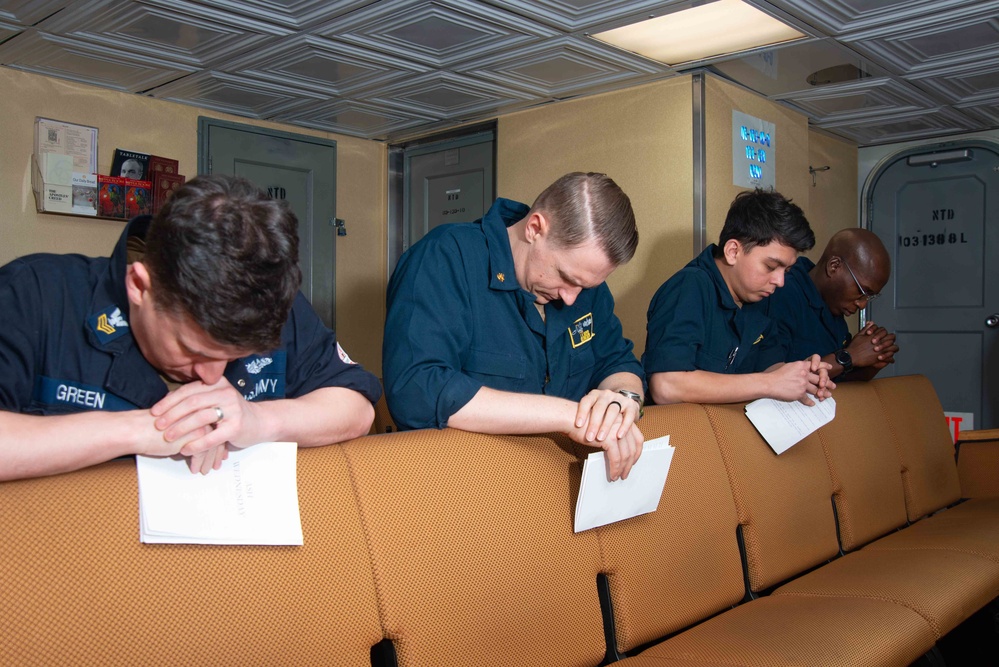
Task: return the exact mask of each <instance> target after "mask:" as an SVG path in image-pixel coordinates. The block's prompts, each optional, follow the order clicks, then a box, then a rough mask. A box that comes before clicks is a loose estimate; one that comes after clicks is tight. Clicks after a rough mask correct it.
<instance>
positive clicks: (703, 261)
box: [694, 243, 739, 310]
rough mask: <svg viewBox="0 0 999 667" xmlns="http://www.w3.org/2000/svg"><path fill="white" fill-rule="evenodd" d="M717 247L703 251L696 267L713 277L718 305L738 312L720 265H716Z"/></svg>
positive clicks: (715, 245)
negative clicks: (719, 267) (719, 268)
mask: <svg viewBox="0 0 999 667" xmlns="http://www.w3.org/2000/svg"><path fill="white" fill-rule="evenodd" d="M717 247H718V245H717V244H715V243H712V244H711V245H709V246H708V247H707V248H705V249H704V250H702V251H701V254H700V255H698V256H697V257H696V258H695V259H694V265H695V266H698V267H700V268H701V269H703V270H704V271H707V273H708V275H709V276H711V281H712V282H713V283H714V286H715V291H716V292H718V305H719V306H721V307H722V308H725V309H726V310H738V308H739V306H737V305H736V303H735V299H733V298H732V291H731V290H729V288H728V284H727V283H726V282H725V279H724V278H723V277H722V274H721V271H720V270H718V264H717V263H715V248H717Z"/></svg>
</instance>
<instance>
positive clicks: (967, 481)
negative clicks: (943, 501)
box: [954, 429, 999, 498]
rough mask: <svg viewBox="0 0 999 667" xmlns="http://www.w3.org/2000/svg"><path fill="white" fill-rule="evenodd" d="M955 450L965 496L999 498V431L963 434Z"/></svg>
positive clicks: (964, 432) (959, 476) (958, 473)
mask: <svg viewBox="0 0 999 667" xmlns="http://www.w3.org/2000/svg"><path fill="white" fill-rule="evenodd" d="M954 447H955V454H956V456H957V475H958V478H959V479H960V480H961V496H962V497H964V498H987V497H996V496H999V429H983V430H978V431H961V436H960V439H959V440H958V441H957V443H955V445H954Z"/></svg>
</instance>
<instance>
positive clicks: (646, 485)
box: [573, 435, 674, 533]
mask: <svg viewBox="0 0 999 667" xmlns="http://www.w3.org/2000/svg"><path fill="white" fill-rule="evenodd" d="M673 451H674V450H673V447H670V445H669V436H668V435H666V436H663V437H661V438H656V439H655V440H649V441H648V442H646V443H645V446H644V447H642V455H641V456H640V457H639V458H638V461H637V462H636V463H635V465H634V466H632V468H631V472H630V473H628V479H619V480H617V481H616V482H610V481H607V464H606V463H605V462H604V453H603V452H594V453H592V454H590V455H589V456H588V457H587V458H586V460H585V461H584V462H583V479H582V481H581V482H580V484H579V497H578V498H577V499H576V520H575V524H574V526H573V530H574V531H575V532H577V533H578V532H580V531H583V530H589V529H590V528H596V527H597V526H603V525H605V524H608V523H613V522H615V521H621V520H622V519H630V518H631V517H633V516H638V515H639V514H648V513H649V512H655V511H656V508H657V507H659V498H660V497H662V495H663V487H664V486H665V484H666V474H667V473H668V472H669V464H670V462H671V461H672V460H673Z"/></svg>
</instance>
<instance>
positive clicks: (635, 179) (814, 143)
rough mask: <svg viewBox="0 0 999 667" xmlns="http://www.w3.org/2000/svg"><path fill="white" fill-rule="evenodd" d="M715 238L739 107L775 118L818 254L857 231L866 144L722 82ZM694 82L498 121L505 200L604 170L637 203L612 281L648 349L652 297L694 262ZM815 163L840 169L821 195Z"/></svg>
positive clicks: (622, 314)
mask: <svg viewBox="0 0 999 667" xmlns="http://www.w3.org/2000/svg"><path fill="white" fill-rule="evenodd" d="M705 110H706V111H705V131H706V138H707V146H706V151H707V153H706V165H705V170H706V174H707V176H706V178H707V185H706V191H707V206H706V208H707V225H706V228H707V240H708V242H709V243H713V242H715V241H717V239H718V234H719V232H720V231H721V227H722V224H723V222H724V220H725V213H726V212H727V210H728V206H729V203H730V202H731V201H732V198H733V197H735V195H736V194H737V193H739V192H740V191H741V190H742V188H740V187H738V186H735V185H733V184H732V178H733V175H732V148H733V146H732V111H733V110H738V111H741V112H743V113H746V114H749V115H751V116H755V117H757V118H761V119H763V120H767V121H769V122H771V123H774V125H775V126H776V132H775V133H776V135H777V140H778V142H779V144H778V146H779V148H778V154H777V172H776V188H777V190H778V191H780V192H782V193H783V194H785V195H787V196H788V197H791V198H792V199H793V200H794V201H795V202H796V203H798V205H799V206H801V207H802V209H803V210H804V211H805V214H806V216H808V218H809V221H810V222H811V224H812V228H813V230H814V231H815V235H816V249H815V250H813V251H812V252H810V253H808V254H809V256H811V257H813V259H814V258H817V257H818V255H819V254H820V253H821V249H822V247H823V246H824V245H825V242H826V241H827V240H828V239H829V236H831V235H832V233H833V232H834V231H836V230H838V229H841V228H843V227H850V226H856V225H857V220H858V218H857V206H856V202H857V190H856V171H857V149H856V147H855V146H853V145H852V144H850V143H848V142H844V141H840V140H837V139H832V138H830V137H827V136H825V135H822V134H820V133H818V132H814V131H810V130H809V129H808V119H807V118H806V117H805V116H803V115H801V114H799V113H796V112H795V111H793V110H791V109H788V108H786V107H783V106H780V105H778V104H776V103H774V102H771V101H770V100H767V99H765V98H763V97H761V96H759V95H757V94H755V93H751V92H749V91H747V90H745V89H743V88H740V87H737V86H734V85H731V84H729V83H727V82H725V81H721V80H719V79H717V78H714V77H710V76H709V77H707V85H706V89H705ZM692 113H693V112H692V81H691V78H690V77H689V76H684V77H676V78H672V79H668V80H666V81H662V82H658V83H655V84H649V85H646V86H642V87H638V88H632V89H628V90H622V91H616V92H612V93H606V94H604V95H599V96H595V97H588V98H582V99H579V100H572V101H567V102H561V103H557V104H551V105H548V106H544V107H539V108H536V109H531V110H527V111H523V112H520V113H516V114H512V115H510V116H505V117H501V118H500V119H499V126H498V133H497V169H496V173H497V193H498V195H499V196H504V197H510V198H513V199H519V200H520V201H524V202H527V203H530V202H531V201H532V200H533V198H534V197H535V196H536V195H537V194H538V192H540V191H541V190H542V189H543V188H544V187H545V186H546V185H548V184H549V183H551V182H552V181H553V180H555V179H556V178H558V177H559V176H560V175H562V174H563V173H565V172H569V171H602V172H605V173H607V174H609V175H610V176H611V177H612V178H614V180H615V181H617V182H618V184H619V185H621V187H622V188H623V189H624V191H625V192H627V193H628V195H629V196H630V197H631V200H632V205H633V207H634V209H635V214H636V217H637V219H638V228H639V236H640V242H639V247H638V251H637V252H636V254H635V258H634V259H633V260H632V261H631V262H630V263H629V264H627V265H625V266H623V267H621V268H619V269H618V270H617V271H615V272H614V273H613V274H612V275H611V277H610V278H609V279H608V281H607V282H608V284H609V285H610V288H611V291H612V292H613V293H614V297H615V299H616V302H617V304H616V312H617V314H618V317H619V318H620V319H621V322H622V325H623V327H624V332H625V335H626V336H627V337H628V338H630V339H631V340H632V341H634V343H635V350H636V353H637V354H639V355H640V354H641V353H642V351H643V349H644V347H645V323H646V313H647V309H648V304H649V301H651V299H652V295H653V294H655V291H656V290H657V289H658V288H659V286H660V285H661V284H662V282H663V281H665V280H666V279H667V278H669V276H671V275H672V274H673V273H675V272H676V271H678V270H679V269H680V268H682V267H683V265H684V264H686V263H687V262H688V261H690V259H691V258H692V257H693V254H694V253H693V157H692V156H693V116H692ZM809 165H816V166H823V165H829V166H830V167H831V169H830V170H829V171H825V172H822V173H820V174H818V175H817V177H816V183H817V185H816V187H815V188H813V187H812V185H811V183H812V180H811V176H810V174H809V173H808V167H809Z"/></svg>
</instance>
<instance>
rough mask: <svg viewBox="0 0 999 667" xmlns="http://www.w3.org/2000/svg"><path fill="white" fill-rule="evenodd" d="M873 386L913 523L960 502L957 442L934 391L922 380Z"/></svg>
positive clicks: (905, 379)
mask: <svg viewBox="0 0 999 667" xmlns="http://www.w3.org/2000/svg"><path fill="white" fill-rule="evenodd" d="M871 384H872V385H873V387H874V389H875V391H876V392H877V396H878V398H879V399H880V401H881V407H882V409H883V410H884V413H885V415H886V417H887V422H888V426H889V428H890V430H891V433H892V435H893V436H894V439H895V445H896V452H897V453H898V457H899V461H900V462H901V465H902V488H903V489H904V491H905V507H906V511H907V513H908V517H909V520H910V521H915V520H916V519H918V518H920V517H922V516H925V515H927V514H929V513H931V512H935V511H937V510H938V509H940V508H942V507H946V506H947V505H950V504H951V503H953V502H956V501H957V500H958V499H960V497H961V484H960V481H959V478H958V474H957V466H956V464H955V463H954V441H953V438H952V437H951V435H950V432H949V430H948V429H947V425H946V422H945V420H944V414H943V406H941V405H940V400H939V399H938V398H937V394H936V391H935V390H934V389H933V385H932V384H931V383H930V381H929V380H928V379H927V378H926V377H925V376H923V375H905V376H899V377H893V378H884V379H880V380H875V381H874V382H872V383H871Z"/></svg>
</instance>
